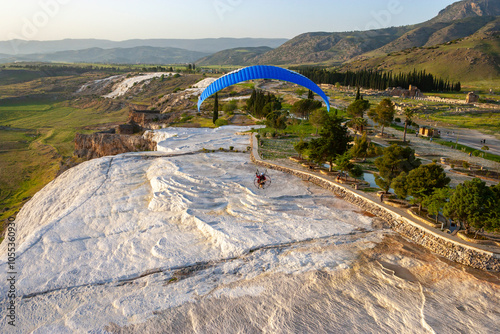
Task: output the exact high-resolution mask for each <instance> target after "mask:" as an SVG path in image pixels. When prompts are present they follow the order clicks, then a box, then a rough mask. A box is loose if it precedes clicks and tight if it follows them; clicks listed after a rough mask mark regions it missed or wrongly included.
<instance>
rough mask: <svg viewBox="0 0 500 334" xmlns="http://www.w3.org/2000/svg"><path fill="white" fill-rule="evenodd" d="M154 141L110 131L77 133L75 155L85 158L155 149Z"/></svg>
mask: <svg viewBox="0 0 500 334" xmlns="http://www.w3.org/2000/svg"><path fill="white" fill-rule="evenodd" d="M155 150H156V142H154V141H153V140H151V139H146V138H144V137H142V136H129V135H120V134H112V133H94V134H90V135H85V134H80V133H77V134H76V137H75V155H76V156H77V157H79V158H84V159H87V160H90V159H95V158H100V157H105V156H108V155H116V154H121V153H127V152H141V151H155Z"/></svg>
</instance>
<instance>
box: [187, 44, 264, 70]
mask: <svg viewBox="0 0 500 334" xmlns="http://www.w3.org/2000/svg"><path fill="white" fill-rule="evenodd" d="M271 50H272V48H270V47H267V46H261V47H256V48H235V49H230V50H224V51H220V52H217V53H215V54H213V55H211V56H208V57H204V58H202V59H199V60H198V61H196V64H198V65H200V66H211V65H250V64H252V63H253V62H254V61H255V58H256V57H258V56H260V55H262V54H264V53H266V52H269V51H271Z"/></svg>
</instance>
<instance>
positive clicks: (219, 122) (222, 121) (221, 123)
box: [215, 118, 229, 126]
mask: <svg viewBox="0 0 500 334" xmlns="http://www.w3.org/2000/svg"><path fill="white" fill-rule="evenodd" d="M228 124H229V122H228V121H227V119H223V118H219V119H218V120H216V121H215V126H224V125H228Z"/></svg>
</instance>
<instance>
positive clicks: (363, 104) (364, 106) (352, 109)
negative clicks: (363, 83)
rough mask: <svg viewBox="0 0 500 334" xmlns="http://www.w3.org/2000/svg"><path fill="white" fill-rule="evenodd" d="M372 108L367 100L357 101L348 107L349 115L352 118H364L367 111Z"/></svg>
mask: <svg viewBox="0 0 500 334" xmlns="http://www.w3.org/2000/svg"><path fill="white" fill-rule="evenodd" d="M369 108H370V102H368V101H367V100H363V99H361V100H356V101H354V102H353V103H351V104H350V105H349V106H348V107H347V114H348V115H349V116H350V117H352V118H358V117H359V118H363V116H364V113H365V111H366V110H368V109H369Z"/></svg>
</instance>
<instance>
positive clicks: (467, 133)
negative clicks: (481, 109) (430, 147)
mask: <svg viewBox="0 0 500 334" xmlns="http://www.w3.org/2000/svg"><path fill="white" fill-rule="evenodd" d="M438 130H440V131H441V138H442V139H444V140H448V141H452V142H454V143H455V142H456V141H457V138H458V143H459V144H462V145H466V146H469V147H473V148H475V149H477V150H481V148H482V147H483V146H484V145H486V146H488V147H489V148H490V149H489V151H488V152H489V153H492V154H496V155H500V140H498V139H496V138H495V137H494V136H492V135H485V134H483V133H481V132H479V131H477V130H470V129H451V128H450V129H448V128H444V127H439V128H438ZM481 140H486V144H482V143H481Z"/></svg>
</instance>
